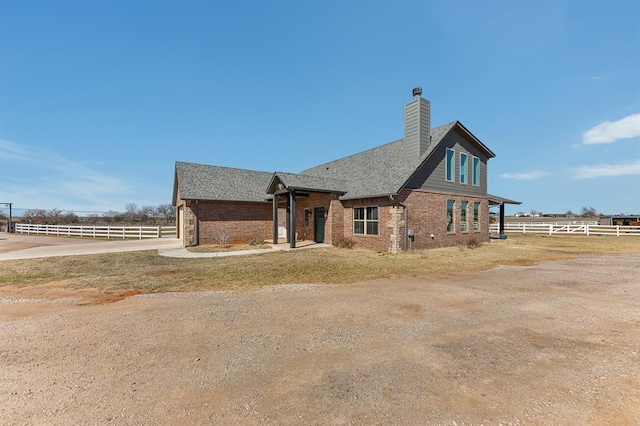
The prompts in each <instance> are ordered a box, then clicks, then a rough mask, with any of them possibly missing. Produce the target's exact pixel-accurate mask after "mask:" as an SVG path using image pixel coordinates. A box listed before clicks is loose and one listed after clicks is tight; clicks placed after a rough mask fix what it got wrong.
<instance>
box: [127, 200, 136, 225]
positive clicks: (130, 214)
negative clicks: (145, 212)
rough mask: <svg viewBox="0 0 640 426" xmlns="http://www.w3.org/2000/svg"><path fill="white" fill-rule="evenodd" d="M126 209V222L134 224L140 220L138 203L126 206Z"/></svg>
mask: <svg viewBox="0 0 640 426" xmlns="http://www.w3.org/2000/svg"><path fill="white" fill-rule="evenodd" d="M124 209H125V213H124V220H125V222H129V223H133V222H135V221H136V220H137V219H138V205H137V204H136V203H129V204H127V205H126V206H124Z"/></svg>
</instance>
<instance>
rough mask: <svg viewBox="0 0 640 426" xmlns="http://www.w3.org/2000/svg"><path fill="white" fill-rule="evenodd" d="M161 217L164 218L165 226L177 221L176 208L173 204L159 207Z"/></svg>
mask: <svg viewBox="0 0 640 426" xmlns="http://www.w3.org/2000/svg"><path fill="white" fill-rule="evenodd" d="M157 212H158V215H159V217H161V218H162V220H163V221H164V224H165V225H167V224H169V223H171V222H175V220H176V208H175V206H172V205H171V204H160V205H159V206H158V207H157Z"/></svg>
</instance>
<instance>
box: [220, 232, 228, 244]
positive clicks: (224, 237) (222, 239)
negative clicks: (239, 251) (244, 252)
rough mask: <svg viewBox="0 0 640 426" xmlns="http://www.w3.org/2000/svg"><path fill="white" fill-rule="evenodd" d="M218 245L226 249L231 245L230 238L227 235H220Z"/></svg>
mask: <svg viewBox="0 0 640 426" xmlns="http://www.w3.org/2000/svg"><path fill="white" fill-rule="evenodd" d="M218 244H219V245H220V247H226V246H228V245H229V236H228V235H226V234H220V236H219V237H218Z"/></svg>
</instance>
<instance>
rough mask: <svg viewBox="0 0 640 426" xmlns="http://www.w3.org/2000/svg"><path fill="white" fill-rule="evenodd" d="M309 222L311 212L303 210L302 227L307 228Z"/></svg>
mask: <svg viewBox="0 0 640 426" xmlns="http://www.w3.org/2000/svg"><path fill="white" fill-rule="evenodd" d="M310 221H311V210H310V209H304V226H309V222H310Z"/></svg>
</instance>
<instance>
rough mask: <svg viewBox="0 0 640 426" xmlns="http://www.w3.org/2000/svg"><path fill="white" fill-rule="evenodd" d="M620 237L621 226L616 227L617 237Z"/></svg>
mask: <svg viewBox="0 0 640 426" xmlns="http://www.w3.org/2000/svg"><path fill="white" fill-rule="evenodd" d="M619 236H620V225H616V237H619Z"/></svg>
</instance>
